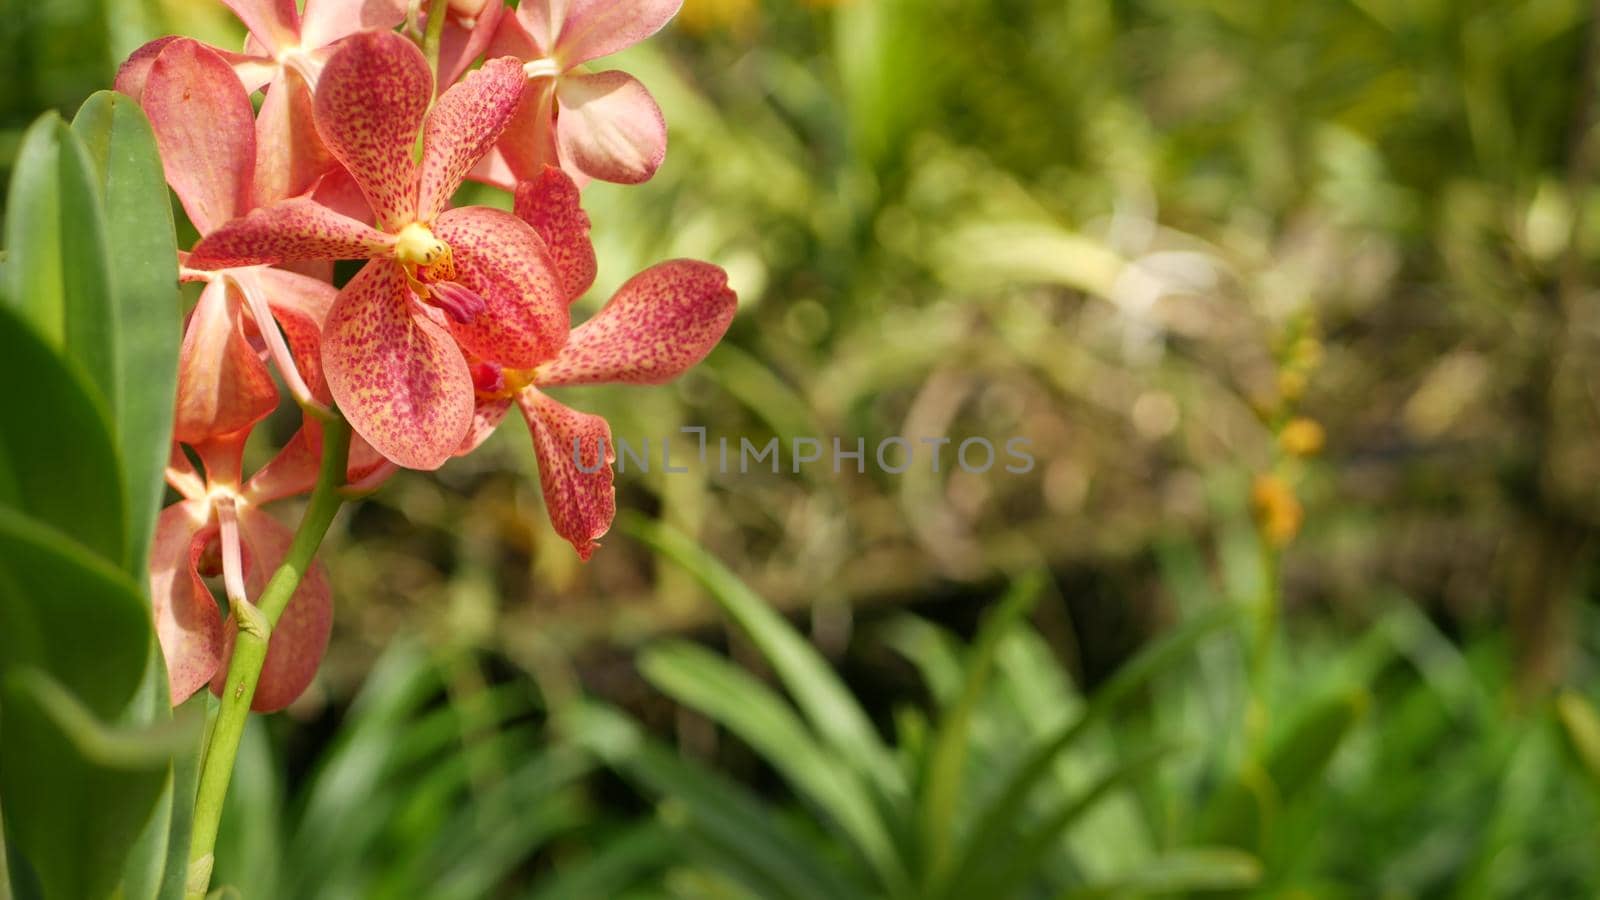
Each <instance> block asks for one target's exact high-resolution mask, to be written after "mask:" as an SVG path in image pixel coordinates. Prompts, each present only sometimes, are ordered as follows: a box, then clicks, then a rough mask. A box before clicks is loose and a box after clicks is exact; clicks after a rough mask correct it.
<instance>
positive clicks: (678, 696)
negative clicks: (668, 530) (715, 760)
mask: <svg viewBox="0 0 1600 900" xmlns="http://www.w3.org/2000/svg"><path fill="white" fill-rule="evenodd" d="M639 666H640V671H641V672H642V673H643V674H644V676H645V678H647V679H648V680H649V681H650V683H651V684H653V685H655V686H656V687H657V688H658V689H660V690H661V691H663V692H664V693H666V694H667V695H668V696H670V697H672V698H673V699H675V700H677V701H678V702H679V703H682V704H684V705H685V706H688V707H691V708H693V709H696V710H698V711H700V712H701V713H703V714H704V715H706V716H708V717H710V718H711V719H713V720H714V721H716V722H719V723H721V724H722V725H723V727H725V728H727V729H728V730H729V731H732V732H733V733H734V734H736V735H738V736H739V739H740V740H742V741H744V742H745V743H746V744H749V745H750V746H751V747H752V748H753V749H755V750H756V751H757V752H758V753H760V754H761V755H762V757H763V758H764V759H766V760H767V762H768V763H769V764H771V765H772V767H773V768H774V769H776V770H777V771H778V772H779V773H780V774H782V775H783V777H784V778H785V779H786V780H787V781H788V782H789V783H790V785H792V786H793V787H794V789H795V790H796V792H797V793H798V794H800V795H801V796H803V797H806V798H808V799H809V800H810V801H811V802H812V803H814V804H816V805H817V806H818V807H819V808H821V809H822V810H823V811H824V812H826V813H827V814H828V815H829V816H830V817H832V818H833V820H834V821H835V822H836V823H837V824H838V825H839V827H840V828H841V829H842V830H843V831H844V833H845V835H846V836H847V837H849V838H850V840H851V842H852V843H853V844H854V845H855V846H856V847H857V848H859V850H860V852H861V854H862V855H863V856H864V857H865V858H866V861H867V862H868V863H869V864H870V865H871V866H872V867H873V869H874V870H875V871H877V872H878V874H879V876H880V877H881V878H882V879H883V881H884V883H885V885H888V886H893V887H895V888H902V889H903V888H904V887H905V886H907V885H908V884H909V881H908V876H907V874H906V870H905V866H904V864H903V862H902V861H901V860H900V859H899V858H897V856H896V853H895V848H894V845H893V843H892V841H891V840H890V836H889V832H888V830H887V828H886V827H885V824H884V822H883V821H882V820H881V819H879V818H878V815H877V811H876V810H875V809H874V808H873V806H872V804H871V802H869V799H868V798H869V794H868V793H867V791H866V789H865V786H864V785H862V784H861V781H860V778H859V776H858V775H857V774H856V772H855V770H854V769H852V768H851V767H850V766H848V765H845V764H843V762H842V761H841V760H839V759H838V758H836V757H831V756H829V755H828V754H827V753H826V752H824V750H823V749H822V748H821V747H820V746H818V744H817V742H816V740H815V739H814V738H813V737H812V735H811V734H810V732H808V731H807V730H806V728H805V726H804V725H803V724H801V722H800V718H799V717H798V716H796V715H795V714H794V712H793V711H792V710H791V709H790V707H789V705H788V704H786V703H785V702H784V701H783V700H782V698H780V697H778V696H777V695H776V694H775V693H773V692H772V691H771V690H770V689H768V688H767V687H766V685H763V684H762V683H760V682H759V681H757V680H755V679H754V678H752V677H751V676H749V675H748V674H746V673H745V672H744V671H742V670H740V669H738V668H737V667H735V666H733V665H731V664H730V663H728V662H726V661H724V660H722V659H720V658H719V657H717V656H715V655H714V654H712V653H709V652H707V651H706V650H704V649H702V648H700V647H697V646H695V645H693V644H688V643H684V642H670V643H665V644H662V645H659V646H656V647H653V648H651V649H650V650H649V651H647V652H646V653H645V654H644V656H643V657H642V658H641V659H640V663H639Z"/></svg>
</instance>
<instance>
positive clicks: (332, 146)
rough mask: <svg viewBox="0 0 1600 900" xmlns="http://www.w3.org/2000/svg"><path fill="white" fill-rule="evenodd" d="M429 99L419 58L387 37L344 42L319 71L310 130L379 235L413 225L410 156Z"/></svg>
mask: <svg viewBox="0 0 1600 900" xmlns="http://www.w3.org/2000/svg"><path fill="white" fill-rule="evenodd" d="M432 97H433V73H432V72H431V71H429V69H428V61H427V60H426V59H423V57H422V51H421V50H418V49H417V47H416V45H415V44H413V43H411V42H410V41H408V40H406V39H405V38H404V37H401V36H400V35H399V34H396V33H395V32H392V31H364V32H361V33H359V34H356V35H353V36H351V37H349V38H347V39H346V40H345V41H344V42H342V43H341V44H340V45H339V49H338V51H337V52H335V53H334V54H333V56H332V58H330V59H329V60H328V64H327V65H326V66H325V67H324V68H323V70H322V76H321V80H320V82H319V83H318V85H317V92H316V118H317V130H318V131H320V132H321V133H322V140H323V143H325V144H326V145H327V146H328V149H329V150H331V151H332V152H333V155H334V156H335V157H337V158H338V160H339V161H340V162H341V163H343V164H344V167H345V168H346V169H348V170H349V172H350V175H351V176H352V177H353V178H355V180H356V183H357V184H359V185H361V190H362V193H364V194H366V197H367V202H368V203H370V204H371V206H372V211H373V212H374V213H376V214H377V216H378V221H379V223H381V224H382V225H383V226H384V227H385V229H386V230H395V229H398V228H400V227H402V226H404V225H406V224H408V223H410V222H412V221H413V220H415V218H416V212H417V163H416V160H414V159H413V158H412V156H411V149H412V146H413V145H414V144H415V143H416V140H417V130H418V129H420V128H421V127H422V119H423V115H424V113H426V112H427V109H428V102H429V100H430V99H431V98H432Z"/></svg>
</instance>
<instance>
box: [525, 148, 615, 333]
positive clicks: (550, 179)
mask: <svg viewBox="0 0 1600 900" xmlns="http://www.w3.org/2000/svg"><path fill="white" fill-rule="evenodd" d="M516 214H517V218H519V219H521V220H522V221H524V222H527V223H528V224H529V225H532V226H533V230H534V231H536V232H538V233H539V237H541V238H543V239H544V243H545V246H546V247H548V248H550V259H551V261H552V262H554V263H555V266H556V272H557V274H559V275H560V277H561V286H562V288H563V289H564V290H565V291H566V294H567V302H569V303H570V302H572V301H573V300H576V299H578V298H579V297H581V296H583V292H584V291H587V290H588V289H589V287H590V286H591V285H593V284H594V276H595V271H596V263H595V258H594V242H593V241H591V240H589V216H588V215H587V214H586V213H584V211H583V205H582V203H581V200H580V197H579V194H578V186H577V184H575V183H573V181H572V177H571V176H570V175H568V174H567V173H565V172H563V171H561V170H560V169H558V168H556V167H555V166H546V167H545V170H544V173H543V174H541V175H540V176H539V177H538V179H537V180H535V181H527V182H523V183H522V184H519V185H517V193H516Z"/></svg>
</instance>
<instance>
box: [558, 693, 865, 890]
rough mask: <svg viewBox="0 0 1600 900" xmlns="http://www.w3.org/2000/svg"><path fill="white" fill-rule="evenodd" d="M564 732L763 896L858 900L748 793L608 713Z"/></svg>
mask: <svg viewBox="0 0 1600 900" xmlns="http://www.w3.org/2000/svg"><path fill="white" fill-rule="evenodd" d="M565 725H566V730H567V732H568V734H570V735H571V737H572V738H573V739H574V740H576V741H577V742H578V743H579V744H580V745H582V746H584V747H587V748H588V749H589V750H590V751H591V752H593V753H595V754H596V755H597V756H599V757H600V758H601V759H603V760H605V761H606V763H607V764H608V765H610V766H611V767H612V768H614V769H616V770H617V771H618V772H620V773H621V774H623V775H624V776H626V777H627V778H628V779H629V780H632V781H635V782H637V783H639V784H640V785H642V786H643V787H644V788H645V789H647V790H649V791H650V792H651V793H653V794H657V795H660V796H662V797H664V798H666V800H667V801H669V802H665V803H664V804H663V815H664V817H665V818H666V819H667V821H668V823H669V824H671V825H674V826H676V827H678V828H681V829H686V830H688V831H689V832H690V833H691V834H692V835H693V836H695V837H696V838H698V839H700V840H701V841H704V842H705V848H704V849H706V850H709V851H714V853H715V856H716V857H718V858H720V859H722V860H725V861H726V862H727V863H728V868H729V874H731V875H733V876H734V877H736V878H738V879H740V880H741V881H742V882H744V883H745V884H746V885H748V886H749V887H750V888H751V890H752V891H753V892H754V893H755V894H756V895H757V896H760V897H770V898H774V900H782V898H792V900H861V898H863V895H862V894H861V893H860V892H859V891H858V890H856V889H855V888H853V887H852V886H851V883H850V882H849V881H847V880H845V879H844V878H841V877H840V876H839V875H838V872H837V867H836V865H835V864H834V863H833V862H832V861H831V860H830V859H828V858H827V857H825V856H824V855H822V854H821V853H819V852H817V850H816V848H815V847H814V846H813V845H811V844H810V843H809V842H807V841H806V840H804V838H803V837H802V836H801V835H798V834H795V833H794V832H793V830H791V829H788V828H785V827H783V826H782V825H781V824H780V822H779V821H778V818H777V816H776V814H775V813H774V811H773V810H771V809H768V808H767V807H765V806H764V805H762V804H761V802H760V801H758V800H757V799H756V798H755V797H753V796H751V795H750V793H749V792H748V791H746V790H745V789H744V788H742V787H741V786H739V785H738V784H735V783H733V782H731V781H728V780H727V779H724V778H723V777H722V776H720V775H718V774H717V773H716V772H712V771H709V770H706V769H704V768H701V767H699V766H696V765H693V764H691V763H689V762H686V761H684V760H682V759H679V758H678V757H677V755H676V754H674V753H672V752H671V751H670V750H667V749H665V748H663V747H661V746H659V745H658V744H656V743H655V742H653V741H651V740H650V739H649V738H648V737H646V735H645V734H644V733H643V732H642V731H641V730H640V729H639V727H638V726H637V725H635V724H634V723H633V722H632V721H631V720H629V719H628V718H627V717H625V716H623V715H622V714H620V713H617V712H615V711H613V710H611V709H608V708H605V707H602V706H598V705H592V704H591V705H586V706H583V707H578V708H575V709H574V710H573V711H572V712H570V713H569V716H568V719H567V721H566V722H565Z"/></svg>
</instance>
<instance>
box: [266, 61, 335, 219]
mask: <svg viewBox="0 0 1600 900" xmlns="http://www.w3.org/2000/svg"><path fill="white" fill-rule="evenodd" d="M337 166H338V162H337V161H335V160H334V158H333V154H331V153H329V152H328V148H326V147H324V146H322V138H321V136H319V135H318V134H317V125H316V121H315V119H314V118H313V115H312V111H311V89H310V88H308V87H307V86H306V82H305V79H304V78H303V77H301V75H300V73H299V72H297V71H295V70H294V69H284V70H283V72H282V74H280V75H279V76H278V77H277V78H274V79H273V80H272V83H271V84H270V85H268V86H267V93H266V97H265V98H264V99H263V100H262V101H261V112H260V113H259V114H258V115H257V116H256V160H255V195H254V196H255V202H254V205H256V206H266V205H267V204H270V203H276V202H277V201H279V200H283V199H285V198H287V197H295V196H299V195H301V194H304V193H306V192H307V191H309V190H311V189H312V188H314V187H316V186H317V184H318V181H319V179H321V178H322V176H323V175H326V174H327V173H328V172H329V171H331V170H333V169H334V168H336V167H337Z"/></svg>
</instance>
